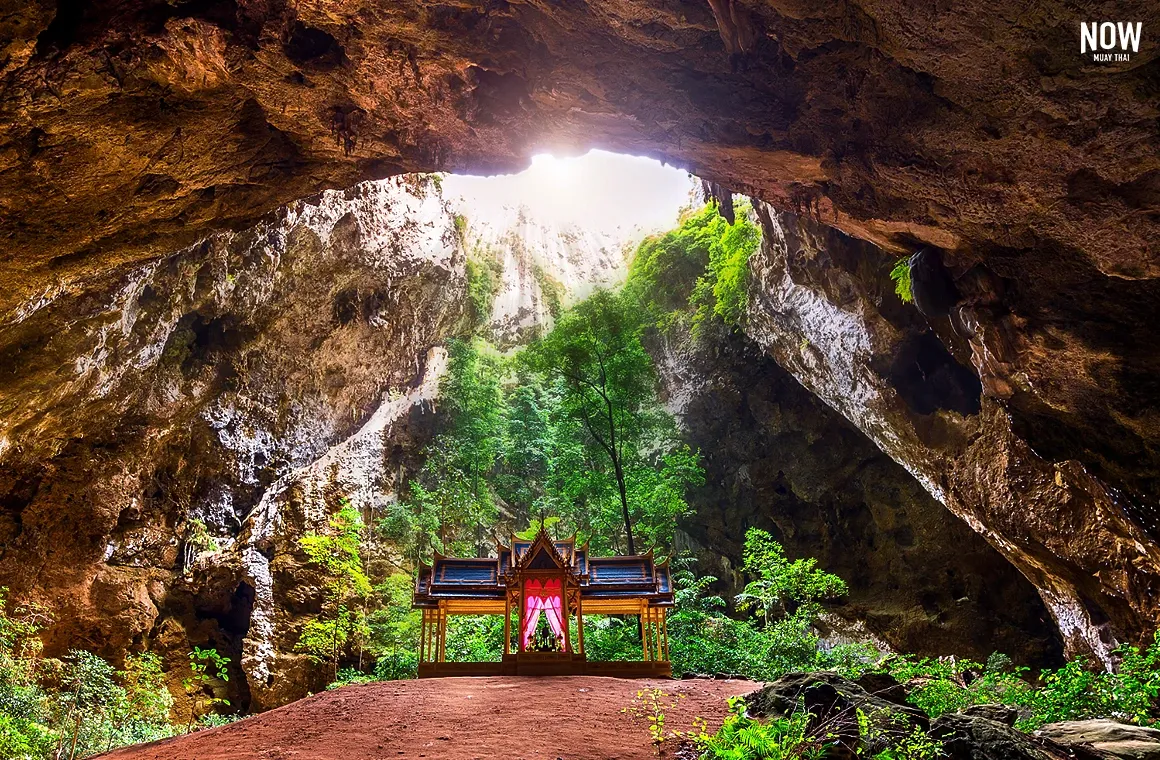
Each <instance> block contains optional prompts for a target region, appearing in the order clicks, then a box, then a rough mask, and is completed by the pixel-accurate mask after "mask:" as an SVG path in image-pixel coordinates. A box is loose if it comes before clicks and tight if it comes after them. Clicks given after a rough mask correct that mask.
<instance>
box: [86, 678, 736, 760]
mask: <svg viewBox="0 0 1160 760" xmlns="http://www.w3.org/2000/svg"><path fill="white" fill-rule="evenodd" d="M653 686H656V687H659V688H661V689H663V690H664V691H665V692H666V693H668V694H677V695H683V697H684V698H683V699H679V700H678V706H677V707H676V708H673V709H670V710H665V711H664V712H665V727H666V729H671V730H677V731H683V730H687V729H689V728H690V727H691V724H692V720H693V718H694V717H698V716H700V717H703V718H705V719H707V720H708V721H709V724H710V726H711V727H713V728H715V727H716V726H717V725H719V724H720V722H721V720H722V719H723V718H724V717H725V715H726V712H727V707H726V704H725V699H726V698H727V697H730V696H733V695H735V694H744V693H746V692H749V691H752V690H753V689H755V688H756V687H757V684H754V683H752V682H749V681H710V680H686V681H652V680H627V679H618V678H602V677H596V676H574V677H558V678H516V677H501V678H432V679H425V680H422V681H391V682H387V683H376V684H369V685H366V686H348V687H346V688H344V689H339V690H337V691H331V692H326V693H324V694H316V695H315V696H313V697H309V698H307V699H303V700H300V701H298V702H295V703H293V704H290V705H286V706H285V707H280V708H278V709H277V710H271V711H269V712H266V713H262V714H261V715H255V716H253V717H251V718H246V719H245V720H242V721H239V722H237V723H233V724H231V725H228V726H224V727H222V728H216V729H212V730H207V731H200V732H198V733H196V734H192V735H190V736H182V737H178V738H175V739H166V740H165V741H160V742H155V743H153V744H145V745H141V746H137V747H126V748H125V749H121V750H118V751H116V752H113V753H111V754H108V755H102V756H101V757H102V758H105V759H106V760H114V759H115V760H372V759H373V760H386V759H387V758H399V757H422V758H431V760H470V759H471V758H505V760H531V759H532V758H537V760H541V759H544V758H546V759H547V760H557V758H562V759H563V760H614V759H619V760H630V759H631V760H647V759H648V758H655V757H656V751H655V750H654V748H653V746H652V743H651V741H650V739H649V735H648V728H647V722H646V721H645V720H644V719H643V718H636V719H634V718H632V717H630V716H628V715H625V714H623V713H621V710H622V709H624V708H625V707H629V706H630V705H631V704H632V702H633V698H634V697H635V696H636V693H637V691H639V690H641V689H647V688H651V687H653ZM666 744H667V745H669V746H670V747H671V748H672V750H671V751H666V752H665V753H663V755H662V756H666V757H671V756H672V751H675V748H676V742H667V743H666Z"/></svg>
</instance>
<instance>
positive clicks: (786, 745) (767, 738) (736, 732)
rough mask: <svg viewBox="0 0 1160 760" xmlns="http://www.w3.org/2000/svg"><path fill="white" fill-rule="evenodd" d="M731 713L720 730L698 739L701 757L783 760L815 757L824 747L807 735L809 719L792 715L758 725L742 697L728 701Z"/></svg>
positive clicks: (724, 759) (800, 714)
mask: <svg viewBox="0 0 1160 760" xmlns="http://www.w3.org/2000/svg"><path fill="white" fill-rule="evenodd" d="M729 711H730V714H729V716H728V717H727V718H725V722H724V723H723V724H722V725H721V729H720V730H719V731H717V733H716V734H714V735H712V736H709V735H706V734H704V733H702V734H701V735H700V736H698V737H697V741H696V743H697V746H698V749H699V750H700V751H701V752H702V755H701V756H702V757H704V758H716V759H717V760H782V759H783V758H791V757H792V758H817V757H820V756H821V750H822V747H823V746H824V745H823V744H821V743H820V742H818V741H816V740H814V739H811V738H810V737H809V736H808V735H807V733H806V726H807V724H808V723H809V716H808V715H806V714H805V713H801V712H798V713H795V714H794V715H792V716H790V717H788V718H773V719H771V720H769V721H766V722H761V721H759V720H755V719H753V718H750V717H748V716H747V715H746V714H745V701H744V700H743V699H741V697H730V698H729Z"/></svg>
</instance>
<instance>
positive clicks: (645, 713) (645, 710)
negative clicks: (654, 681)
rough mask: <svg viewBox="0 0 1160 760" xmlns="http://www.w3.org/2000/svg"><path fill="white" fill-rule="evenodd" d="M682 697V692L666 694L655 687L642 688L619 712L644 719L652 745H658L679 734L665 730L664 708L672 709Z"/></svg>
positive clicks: (637, 718)
mask: <svg viewBox="0 0 1160 760" xmlns="http://www.w3.org/2000/svg"><path fill="white" fill-rule="evenodd" d="M684 698H685V695H684V694H668V693H666V692H665V691H663V690H661V689H657V688H652V689H642V690H641V691H638V692H637V693H636V696H635V697H633V699H632V704H631V705H630V706H628V707H625V708H623V709H622V710H621V712H622V713H624V714H626V715H628V716H630V717H631V718H633V719H634V720H644V721H646V722H647V723H648V735H649V737H650V738H651V739H652V741H653V744H654V745H657V746H660V745H661V744H662V743H664V741H665V739H668V738H672V737H674V736H679V734H677V733H676V732H675V731H671V730H670V731H669V732H668V733H666V732H665V710H672V709H674V708H675V707H676V706H677V705H678V704H679V703H680V700H682V699H684Z"/></svg>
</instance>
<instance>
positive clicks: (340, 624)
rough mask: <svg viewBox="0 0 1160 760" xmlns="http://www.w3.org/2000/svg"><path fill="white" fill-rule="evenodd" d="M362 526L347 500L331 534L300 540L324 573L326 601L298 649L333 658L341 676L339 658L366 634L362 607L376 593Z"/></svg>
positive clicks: (332, 524) (305, 630)
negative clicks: (367, 567)
mask: <svg viewBox="0 0 1160 760" xmlns="http://www.w3.org/2000/svg"><path fill="white" fill-rule="evenodd" d="M363 527H364V526H363V521H362V515H360V514H359V511H358V510H357V509H355V508H354V507H353V506H352V505H351V503H350V502H349V501H347V500H346V499H343V500H342V508H341V509H340V510H339V511H338V513H337V514H335V515H334V516H333V517H331V518H330V531H329V532H327V533H315V532H310V533H307V534H306V535H304V536H303V537H302V538H300V539H298V544H299V545H300V546H301V547H302V550H303V551H304V552H305V553H306V556H307V558H308V559H309V560H310V563H311V564H313V565H315V566H317V567H318V568H319V569H320V570H321V571H322V572H323V575H324V577H325V586H324V588H325V592H326V596H325V598H324V600H323V605H322V614H321V615H319V616H318V618H317V619H315V620H311V621H310V622H308V623H307V624H306V625H305V626H303V628H302V634H301V636H300V637H299V639H298V645H297V649H298V650H299V651H303V652H306V653H307V654H309V655H311V656H312V657H314V658H316V659H319V660H324V661H325V659H329V660H330V662H331V666H332V668H333V672H334V675H335V676H336V677H337V676H338V657H339V654H340V653H341V652H342V650H343V649H344V648H345V647H346V645H347V644H348V643H349V642H350V641H351V639H352V638H359V639H361V638H362V637H364V636H365V634H366V610H365V607H364V606H363V602H364V601H365V600H366V598H367V597H368V596H369V595H370V594H371V590H372V589H371V582H370V579H369V578H368V577H367V575H366V573H365V572H364V570H363V561H362V553H361V544H362V532H363ZM354 607H358V609H354Z"/></svg>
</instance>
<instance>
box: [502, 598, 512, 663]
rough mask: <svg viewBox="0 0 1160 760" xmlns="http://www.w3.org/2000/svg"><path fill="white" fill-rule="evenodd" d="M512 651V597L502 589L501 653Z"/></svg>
mask: <svg viewBox="0 0 1160 760" xmlns="http://www.w3.org/2000/svg"><path fill="white" fill-rule="evenodd" d="M511 651H512V595H511V593H510V592H509V591H508V590H507V589H504V592H503V653H504V655H508V654H511Z"/></svg>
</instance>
